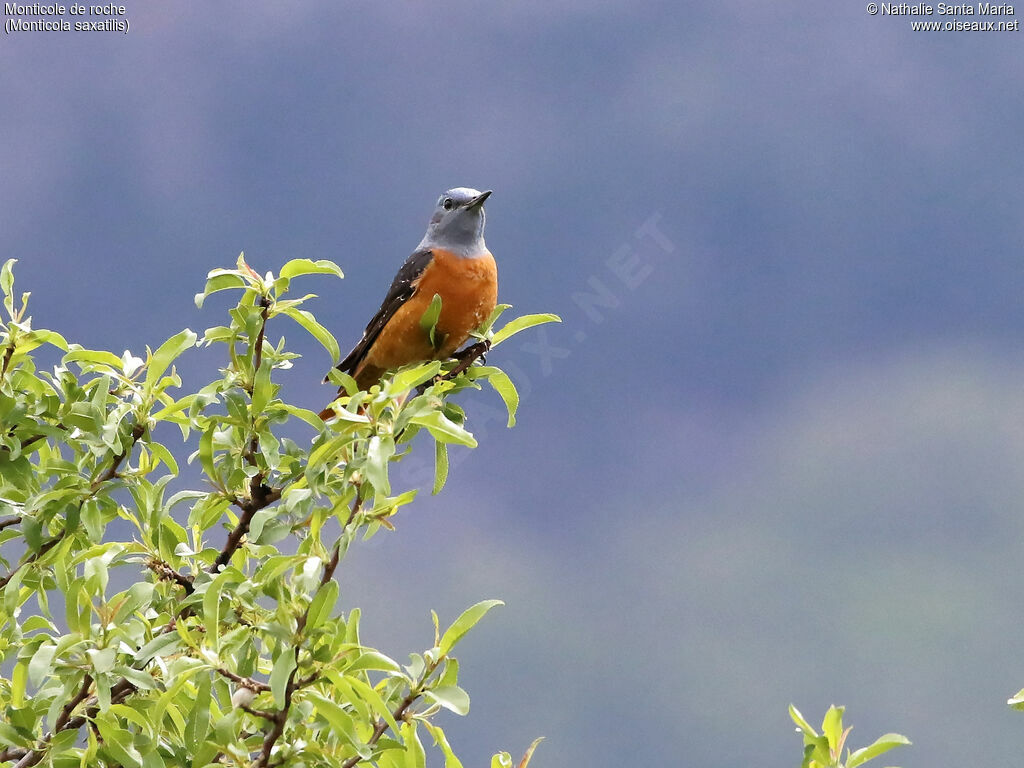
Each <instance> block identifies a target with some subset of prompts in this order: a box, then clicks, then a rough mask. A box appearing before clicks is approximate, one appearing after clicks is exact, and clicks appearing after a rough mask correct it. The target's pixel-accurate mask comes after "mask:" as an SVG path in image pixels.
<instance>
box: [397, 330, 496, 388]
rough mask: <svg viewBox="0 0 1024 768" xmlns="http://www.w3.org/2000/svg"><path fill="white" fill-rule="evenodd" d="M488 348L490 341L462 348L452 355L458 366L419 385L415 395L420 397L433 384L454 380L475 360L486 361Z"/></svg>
mask: <svg viewBox="0 0 1024 768" xmlns="http://www.w3.org/2000/svg"><path fill="white" fill-rule="evenodd" d="M490 348H491V342H490V340H489V339H484V340H483V341H478V342H477V343H476V344H470V345H469V346H468V347H464V348H463V349H461V350H459V351H458V352H456V353H455V354H454V355H452V359H453V360H458V361H459V364H458V365H456V366H455V367H454V368H452V369H451V370H450V371H448V373H444V374H441V375H439V376H435V377H434V378H432V379H431V380H430V381H426V382H424V383H423V384H420V385H419V386H418V387H416V395H417V396H419V395H422V394H423V393H424V392H426V391H427V387H429V386H431V385H433V384H437V383H438V382H439V381H449V380H451V379H454V378H455V377H456V376H458V375H459V374H460V373H462V372H463V371H465V370H466V369H467V368H469V366H471V365H472V364H473V363H474V362H476V361H477V360H480V361H481V362H482V361H483V360H485V359H486V357H487V352H488V350H489V349H490Z"/></svg>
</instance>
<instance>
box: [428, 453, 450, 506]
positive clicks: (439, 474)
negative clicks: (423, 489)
mask: <svg viewBox="0 0 1024 768" xmlns="http://www.w3.org/2000/svg"><path fill="white" fill-rule="evenodd" d="M447 481H448V446H447V445H445V444H444V443H443V442H441V441H440V440H435V441H434V489H433V491H432V493H433V494H434V495H435V496H436V495H437V494H439V493H440V492H441V489H442V488H444V484H445V483H446V482H447Z"/></svg>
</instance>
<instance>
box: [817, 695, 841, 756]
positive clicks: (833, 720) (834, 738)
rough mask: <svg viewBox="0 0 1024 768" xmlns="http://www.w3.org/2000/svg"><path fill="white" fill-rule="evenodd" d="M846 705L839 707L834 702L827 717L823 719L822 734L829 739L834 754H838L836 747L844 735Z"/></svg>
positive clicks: (829, 746)
mask: <svg viewBox="0 0 1024 768" xmlns="http://www.w3.org/2000/svg"><path fill="white" fill-rule="evenodd" d="M844 710H845V707H837V706H835V705H834V704H833V705H832V706H830V707H829V708H828V712H826V713H825V717H824V718H823V719H822V721H821V732H822V735H823V736H824V737H825V738H826V739H828V748H829V751H830V752H831V753H832V754H836V747H837V746H838V745H839V740H840V739H841V738H842V735H843V711H844Z"/></svg>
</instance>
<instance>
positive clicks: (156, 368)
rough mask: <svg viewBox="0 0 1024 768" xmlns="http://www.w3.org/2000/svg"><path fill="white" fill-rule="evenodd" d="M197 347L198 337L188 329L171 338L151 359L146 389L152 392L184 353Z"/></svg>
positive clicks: (158, 348) (147, 370) (147, 371)
mask: <svg viewBox="0 0 1024 768" xmlns="http://www.w3.org/2000/svg"><path fill="white" fill-rule="evenodd" d="M195 345H196V335H195V333H193V332H192V331H190V330H189V329H188V328H186V329H185V330H183V331H181V332H180V333H176V334H175V335H174V336H171V338H169V339H168V340H167V341H165V342H164V343H163V344H161V345H160V346H159V347H157V350H156V352H154V353H153V356H152V357H151V358H150V359H149V367H148V368H147V369H146V388H147V389H149V390H152V388H153V387H154V386H156V383H157V382H158V381H160V377H161V376H163V375H164V372H165V371H166V370H167V369H168V368H169V367H170V365H171V363H173V362H174V361H175V360H176V359H177V358H178V356H179V355H181V353H182V352H184V351H185V350H186V349H188V348H189V347H194V346H195Z"/></svg>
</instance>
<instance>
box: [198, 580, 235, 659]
mask: <svg viewBox="0 0 1024 768" xmlns="http://www.w3.org/2000/svg"><path fill="white" fill-rule="evenodd" d="M230 576H231V571H229V570H223V571H221V572H220V573H218V574H217V577H216V578H215V579H214V580H213V581H211V582H210V583H209V585H208V586H207V587H206V591H205V592H204V593H203V626H205V627H206V637H207V638H208V639H209V642H210V644H211V645H212V647H213V649H214V651H215V652H216V650H217V649H218V648H219V647H220V637H219V634H218V633H219V630H220V594H221V590H223V589H224V583H225V582H226V581H227V580H228V578H229V577H230Z"/></svg>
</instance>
